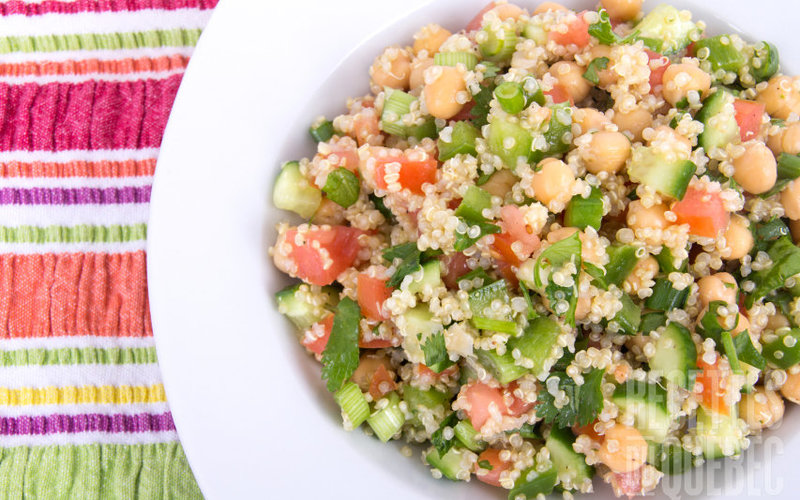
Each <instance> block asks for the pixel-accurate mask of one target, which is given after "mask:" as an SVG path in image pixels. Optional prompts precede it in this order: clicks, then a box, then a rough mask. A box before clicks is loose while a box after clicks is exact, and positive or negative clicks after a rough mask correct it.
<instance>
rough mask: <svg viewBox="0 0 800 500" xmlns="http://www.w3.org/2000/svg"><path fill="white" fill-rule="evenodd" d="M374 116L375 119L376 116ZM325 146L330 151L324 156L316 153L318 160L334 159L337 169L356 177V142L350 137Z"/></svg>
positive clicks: (335, 139) (332, 140)
mask: <svg viewBox="0 0 800 500" xmlns="http://www.w3.org/2000/svg"><path fill="white" fill-rule="evenodd" d="M375 116H376V117H377V115H375ZM379 132H380V131H379ZM325 146H326V147H327V148H328V149H329V150H330V151H327V152H326V153H325V154H323V153H318V154H317V157H318V158H320V159H327V160H334V159H335V160H336V161H335V162H334V163H335V165H336V166H337V167H344V168H346V169H347V170H349V171H351V172H353V173H354V174H356V175H358V145H357V144H356V141H354V140H353V139H352V138H351V137H341V138H338V139H337V138H333V139H331V140H330V141H329V142H328V143H327V144H326V145H325ZM320 147H322V146H320ZM315 159H316V158H315ZM320 187H321V186H320Z"/></svg>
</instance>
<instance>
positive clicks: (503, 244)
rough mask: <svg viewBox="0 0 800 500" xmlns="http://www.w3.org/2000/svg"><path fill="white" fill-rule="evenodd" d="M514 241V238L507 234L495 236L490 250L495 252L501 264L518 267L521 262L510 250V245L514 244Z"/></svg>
mask: <svg viewBox="0 0 800 500" xmlns="http://www.w3.org/2000/svg"><path fill="white" fill-rule="evenodd" d="M514 241H516V240H515V239H514V237H513V236H511V235H510V234H508V233H500V234H495V235H494V243H492V249H493V250H494V251H496V252H497V254H498V258H499V259H501V260H502V261H503V262H505V263H507V264H510V265H512V266H517V267H519V266H520V264H522V261H521V260H520V258H519V257H518V256H517V254H516V253H515V252H514V250H512V249H511V244H512V243H514Z"/></svg>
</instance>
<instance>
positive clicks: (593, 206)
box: [564, 188, 603, 230]
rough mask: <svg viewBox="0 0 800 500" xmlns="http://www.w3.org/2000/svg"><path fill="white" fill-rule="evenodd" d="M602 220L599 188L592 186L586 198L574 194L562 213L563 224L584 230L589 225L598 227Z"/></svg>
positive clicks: (601, 200) (601, 202)
mask: <svg viewBox="0 0 800 500" xmlns="http://www.w3.org/2000/svg"><path fill="white" fill-rule="evenodd" d="M602 221H603V197H602V194H601V193H600V190H599V189H597V188H592V192H591V194H590V195H589V197H588V198H584V197H583V196H581V195H575V196H573V197H572V199H571V200H570V202H569V204H568V205H567V210H566V212H565V213H564V225H565V226H569V227H577V228H578V229H580V230H584V229H586V228H587V227H589V226H592V227H593V228H595V229H600V224H601V223H602Z"/></svg>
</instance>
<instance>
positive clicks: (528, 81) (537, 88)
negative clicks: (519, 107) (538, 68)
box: [522, 76, 547, 108]
mask: <svg viewBox="0 0 800 500" xmlns="http://www.w3.org/2000/svg"><path fill="white" fill-rule="evenodd" d="M522 89H523V90H524V91H525V107H526V108H527V107H528V106H530V105H531V103H532V102H535V103H536V104H538V105H539V106H544V104H545V102H547V101H546V100H545V97H544V92H543V91H542V86H541V85H539V82H538V81H536V78H534V77H532V76H526V77H525V78H523V80H522Z"/></svg>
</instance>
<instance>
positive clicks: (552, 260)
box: [533, 232, 581, 287]
mask: <svg viewBox="0 0 800 500" xmlns="http://www.w3.org/2000/svg"><path fill="white" fill-rule="evenodd" d="M571 260H574V261H575V263H576V266H575V267H580V266H579V265H580V263H581V239H580V236H579V234H578V232H575V233H573V234H572V236H569V237H567V238H564V239H563V240H561V241H558V242H556V243H553V244H552V245H550V246H549V247H547V249H546V250H545V251H544V252H542V254H541V255H540V256H539V258H538V259H537V260H536V266H535V267H534V268H533V281H534V283H535V284H536V286H539V287H540V286H542V285H543V283H542V278H541V276H540V273H541V271H542V267H543V265H544V264H545V263H548V264H549V265H550V267H551V268H557V267H559V266H562V265H564V264H566V263H567V262H569V261H571Z"/></svg>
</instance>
